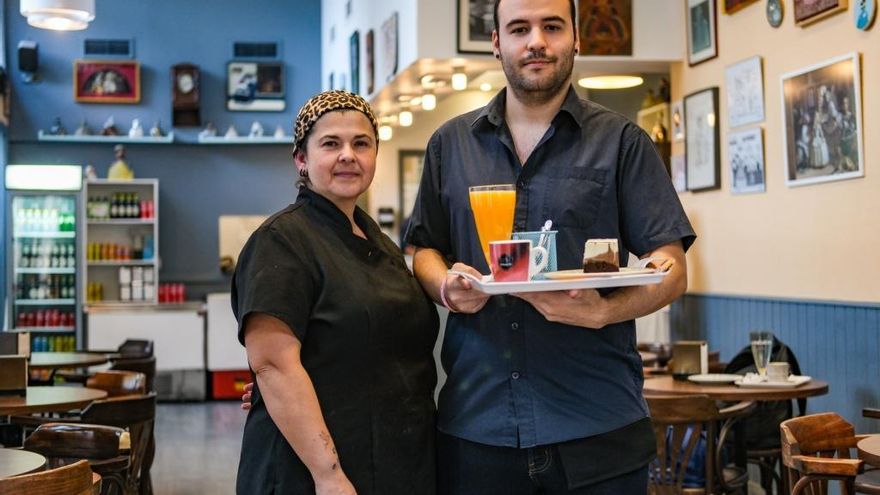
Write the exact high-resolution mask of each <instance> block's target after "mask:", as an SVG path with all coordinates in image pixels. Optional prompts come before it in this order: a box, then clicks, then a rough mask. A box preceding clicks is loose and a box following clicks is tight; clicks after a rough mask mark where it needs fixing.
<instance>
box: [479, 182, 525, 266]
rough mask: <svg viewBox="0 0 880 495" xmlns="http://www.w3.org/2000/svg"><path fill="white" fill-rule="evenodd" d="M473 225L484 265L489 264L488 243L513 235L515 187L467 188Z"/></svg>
mask: <svg viewBox="0 0 880 495" xmlns="http://www.w3.org/2000/svg"><path fill="white" fill-rule="evenodd" d="M468 193H469V195H470V200H471V210H473V212H474V223H476V225H477V235H479V236H480V245H481V246H482V247H483V255H484V256H485V257H486V264H489V263H490V262H489V243H490V242H492V241H506V240H508V239H510V235H511V234H512V233H513V212H514V208H515V207H516V186H514V185H513V184H495V185H491V186H472V187H469V188H468Z"/></svg>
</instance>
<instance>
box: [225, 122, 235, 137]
mask: <svg viewBox="0 0 880 495" xmlns="http://www.w3.org/2000/svg"><path fill="white" fill-rule="evenodd" d="M224 137H226V138H227V139H231V138H237V137H238V131H236V130H235V126H234V125H230V126H229V129H226V135H225V136H224Z"/></svg>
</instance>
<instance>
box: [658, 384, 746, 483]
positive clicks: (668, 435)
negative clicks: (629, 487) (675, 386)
mask: <svg viewBox="0 0 880 495" xmlns="http://www.w3.org/2000/svg"><path fill="white" fill-rule="evenodd" d="M645 399H646V400H647V401H648V407H649V409H650V410H651V420H652V422H653V424H654V437H655V440H656V442H657V458H656V459H655V460H654V462H652V463H651V465H650V466H649V469H648V472H649V479H650V481H649V486H648V488H649V490H648V492H649V493H651V494H652V495H682V494H684V495H704V494H715V493H724V494H728V493H743V492H744V490H745V487H746V484H747V482H748V473H747V472H746V470H745V469H744V468H742V467H736V466H729V465H725V463H724V462H723V458H724V455H723V449H724V447H725V441H726V440H727V438H728V434H729V432H730V430H731V428H732V427H733V425H734V424H735V422H736V421H738V420H739V419H740V418H742V417H743V416H745V415H747V414H749V413H750V412H751V411H752V410H753V409H754V403H753V402H740V403H737V404H734V405H732V406H730V407H726V408H724V409H719V408H718V404H717V403H716V402H715V401H714V400H712V399H710V398H709V397H708V396H706V395H688V396H646V397H645ZM719 426H720V428H719ZM701 439H705V443H704V445H705V461H706V462H705V474H704V476H705V485H704V486H701V487H686V486H684V484H685V475H686V473H687V467H688V464H689V463H690V461H691V459H692V458H693V457H695V455H696V453H697V446H698V444H701V443H703V442H702V441H701Z"/></svg>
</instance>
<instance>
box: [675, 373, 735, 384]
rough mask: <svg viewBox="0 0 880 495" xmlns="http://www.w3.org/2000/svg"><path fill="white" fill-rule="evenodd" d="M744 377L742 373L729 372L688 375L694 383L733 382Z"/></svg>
mask: <svg viewBox="0 0 880 495" xmlns="http://www.w3.org/2000/svg"><path fill="white" fill-rule="evenodd" d="M742 377H743V376H742V375H731V374H727V373H704V374H701V375H691V376H689V377H688V380H689V381H692V382H694V383H703V384H719V383H733V382H735V381H737V380H741V379H742Z"/></svg>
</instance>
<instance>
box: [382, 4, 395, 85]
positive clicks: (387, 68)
mask: <svg viewBox="0 0 880 495" xmlns="http://www.w3.org/2000/svg"><path fill="white" fill-rule="evenodd" d="M397 51H398V50H397V12H395V13H393V14H391V17H389V18H388V19H386V20H385V22H383V23H382V69H383V74H382V75H383V76H384V77H385V81H386V82H388V81H391V80H392V79H393V78H394V74H397Z"/></svg>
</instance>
